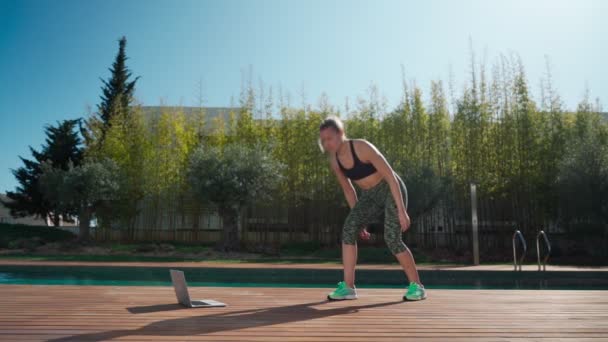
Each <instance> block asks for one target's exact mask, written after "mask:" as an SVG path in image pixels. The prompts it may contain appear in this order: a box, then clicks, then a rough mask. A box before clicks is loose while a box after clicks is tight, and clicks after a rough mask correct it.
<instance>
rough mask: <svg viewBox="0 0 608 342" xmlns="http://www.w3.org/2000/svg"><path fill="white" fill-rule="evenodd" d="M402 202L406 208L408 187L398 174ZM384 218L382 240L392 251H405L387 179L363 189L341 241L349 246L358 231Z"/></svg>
mask: <svg viewBox="0 0 608 342" xmlns="http://www.w3.org/2000/svg"><path fill="white" fill-rule="evenodd" d="M397 180H398V183H399V187H400V188H401V195H402V196H403V204H404V205H405V208H406V209H407V189H406V187H405V184H404V183H403V181H402V180H401V178H399V176H397ZM383 217H384V241H385V242H386V245H387V246H388V248H389V249H390V251H391V253H393V254H399V253H401V252H404V251H406V250H407V247H406V246H405V244H404V243H403V240H402V239H401V234H402V233H401V225H400V224H399V215H398V213H397V205H396V204H395V200H394V199H393V194H392V193H391V188H390V186H389V185H388V183H387V182H386V180H382V181H380V183H378V184H377V185H375V186H374V187H373V188H371V189H362V190H361V194H360V195H359V198H358V200H357V203H356V204H355V206H354V207H353V208H352V209H351V210H350V213H349V214H348V216H346V221H345V222H344V226H343V227H342V242H343V243H345V244H348V245H355V244H357V235H358V234H359V231H360V230H361V229H362V228H363V227H364V226H365V225H368V224H371V223H375V222H381V221H382V219H383Z"/></svg>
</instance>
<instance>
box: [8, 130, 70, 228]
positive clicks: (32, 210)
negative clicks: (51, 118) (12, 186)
mask: <svg viewBox="0 0 608 342" xmlns="http://www.w3.org/2000/svg"><path fill="white" fill-rule="evenodd" d="M79 121H80V120H64V121H61V122H58V123H57V125H56V126H46V127H45V128H44V130H45V133H46V139H45V144H44V145H43V146H42V149H41V150H40V151H37V150H35V149H34V148H32V147H31V146H30V152H31V153H32V156H33V159H26V158H23V157H20V159H21V161H22V162H23V164H24V166H22V167H20V168H18V169H16V170H12V172H13V175H14V176H15V178H16V179H17V182H18V183H19V186H17V188H16V190H15V191H8V192H7V196H8V198H10V199H11V201H7V202H3V204H4V205H6V206H7V207H8V208H9V209H10V212H11V215H12V216H15V217H19V216H21V217H23V216H27V215H34V216H37V217H42V218H46V217H47V216H48V215H50V216H51V219H52V221H53V225H55V226H58V225H59V219H60V216H63V217H64V218H65V217H68V216H70V215H73V214H75V212H74V210H73V208H62V209H61V210H59V209H58V208H55V207H54V206H53V205H52V203H49V202H48V201H46V200H45V199H44V198H43V196H42V194H41V192H40V189H39V186H38V182H39V177H40V174H41V173H42V169H41V164H42V163H43V162H45V161H46V162H48V163H50V165H52V166H53V167H55V168H59V169H64V170H65V169H67V168H68V164H69V163H72V164H73V165H79V164H80V162H81V160H82V148H81V145H82V140H81V138H80V136H79V135H78V132H77V131H76V125H77V124H78V123H79Z"/></svg>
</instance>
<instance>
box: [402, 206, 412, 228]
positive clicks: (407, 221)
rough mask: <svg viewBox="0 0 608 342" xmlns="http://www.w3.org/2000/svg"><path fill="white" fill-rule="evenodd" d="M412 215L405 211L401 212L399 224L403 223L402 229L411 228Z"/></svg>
mask: <svg viewBox="0 0 608 342" xmlns="http://www.w3.org/2000/svg"><path fill="white" fill-rule="evenodd" d="M410 223H411V222H410V216H409V215H408V214H407V213H406V212H405V210H404V211H402V212H400V213H399V224H400V225H401V231H402V232H405V231H406V230H408V229H409V228H410Z"/></svg>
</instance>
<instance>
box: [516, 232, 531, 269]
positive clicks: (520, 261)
mask: <svg viewBox="0 0 608 342" xmlns="http://www.w3.org/2000/svg"><path fill="white" fill-rule="evenodd" d="M516 238H519V241H521V245H522V247H523V251H522V253H521V256H520V257H519V260H518V259H517V248H516V246H515V239H516ZM527 250H528V246H527V245H526V240H525V239H524V236H523V235H522V233H521V232H520V231H519V230H516V231H515V233H513V268H514V271H517V267H518V266H519V271H521V264H522V262H523V261H524V257H525V256H526V251H527Z"/></svg>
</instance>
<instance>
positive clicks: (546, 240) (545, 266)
mask: <svg viewBox="0 0 608 342" xmlns="http://www.w3.org/2000/svg"><path fill="white" fill-rule="evenodd" d="M541 236H542V237H543V240H544V241H545V246H546V247H547V254H545V257H544V258H543V264H542V265H543V268H542V270H543V271H546V270H547V260H548V259H549V255H551V244H550V243H549V238H547V234H545V231H544V230H541V231H540V232H538V234H537V235H536V258H537V260H538V270H539V271H540V270H541V268H540V265H541V264H540V242H539V241H540V237H541Z"/></svg>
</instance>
